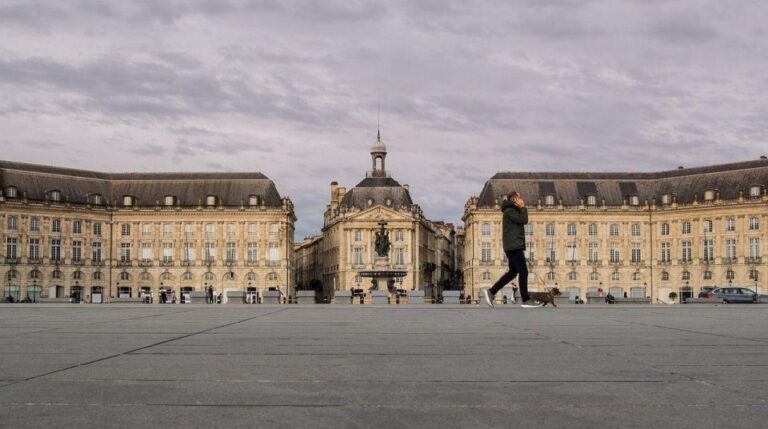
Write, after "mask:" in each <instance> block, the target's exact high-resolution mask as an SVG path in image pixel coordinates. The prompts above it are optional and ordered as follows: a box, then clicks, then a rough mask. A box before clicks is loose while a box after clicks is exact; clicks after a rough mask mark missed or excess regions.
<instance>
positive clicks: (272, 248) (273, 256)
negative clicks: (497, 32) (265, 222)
mask: <svg viewBox="0 0 768 429" xmlns="http://www.w3.org/2000/svg"><path fill="white" fill-rule="evenodd" d="M275 225H277V224H275ZM279 260H280V245H279V244H277V243H269V261H270V262H277V261H279Z"/></svg>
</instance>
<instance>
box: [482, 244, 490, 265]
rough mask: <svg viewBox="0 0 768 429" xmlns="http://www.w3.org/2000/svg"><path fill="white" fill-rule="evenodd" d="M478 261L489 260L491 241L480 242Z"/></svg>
mask: <svg viewBox="0 0 768 429" xmlns="http://www.w3.org/2000/svg"><path fill="white" fill-rule="evenodd" d="M480 261H481V262H491V243H488V242H484V243H481V244H480Z"/></svg>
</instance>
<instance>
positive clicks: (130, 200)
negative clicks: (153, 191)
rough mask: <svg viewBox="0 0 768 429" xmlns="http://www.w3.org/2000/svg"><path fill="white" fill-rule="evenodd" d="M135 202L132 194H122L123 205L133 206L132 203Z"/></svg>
mask: <svg viewBox="0 0 768 429" xmlns="http://www.w3.org/2000/svg"><path fill="white" fill-rule="evenodd" d="M134 203H135V201H134V199H133V196H131V195H124V196H123V207H133V204H134Z"/></svg>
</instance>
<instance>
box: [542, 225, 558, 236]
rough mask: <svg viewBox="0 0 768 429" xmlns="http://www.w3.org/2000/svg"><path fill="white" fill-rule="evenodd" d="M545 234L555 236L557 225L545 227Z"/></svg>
mask: <svg viewBox="0 0 768 429" xmlns="http://www.w3.org/2000/svg"><path fill="white" fill-rule="evenodd" d="M544 233H545V234H546V235H548V236H553V235H555V224H554V223H548V224H547V226H545V227H544Z"/></svg>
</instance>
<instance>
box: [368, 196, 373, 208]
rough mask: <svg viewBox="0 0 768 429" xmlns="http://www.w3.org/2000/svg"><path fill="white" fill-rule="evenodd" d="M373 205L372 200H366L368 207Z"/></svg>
mask: <svg viewBox="0 0 768 429" xmlns="http://www.w3.org/2000/svg"><path fill="white" fill-rule="evenodd" d="M372 205H373V200H372V199H371V198H368V207H370V206H372Z"/></svg>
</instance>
